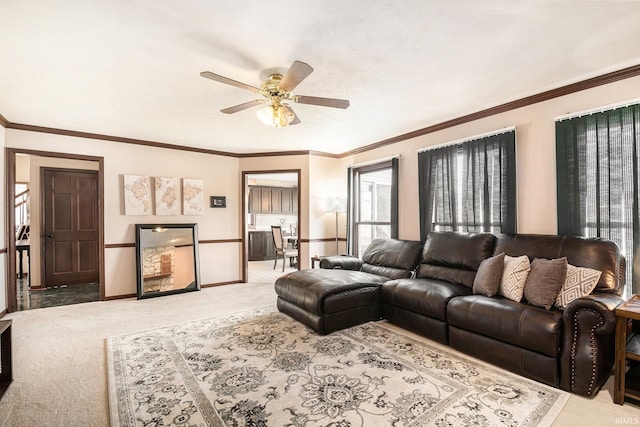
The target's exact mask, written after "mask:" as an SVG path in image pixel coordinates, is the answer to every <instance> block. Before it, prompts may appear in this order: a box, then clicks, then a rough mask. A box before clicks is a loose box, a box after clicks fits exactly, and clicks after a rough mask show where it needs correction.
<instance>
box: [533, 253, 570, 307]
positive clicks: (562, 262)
mask: <svg viewBox="0 0 640 427" xmlns="http://www.w3.org/2000/svg"><path fill="white" fill-rule="evenodd" d="M565 280H567V258H564V257H563V258H556V259H544V258H536V259H534V260H533V262H532V263H531V271H530V272H529V277H527V283H525V285H524V297H525V299H526V300H527V301H528V302H529V304H531V305H535V306H536V307H544V309H545V310H549V309H550V308H551V306H553V303H554V302H555V301H556V298H557V297H558V294H559V293H560V289H561V288H562V285H564V282H565Z"/></svg>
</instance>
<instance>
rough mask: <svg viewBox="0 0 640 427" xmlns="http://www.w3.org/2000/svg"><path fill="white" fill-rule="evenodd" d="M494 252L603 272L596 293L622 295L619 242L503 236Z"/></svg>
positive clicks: (578, 238) (556, 237)
mask: <svg viewBox="0 0 640 427" xmlns="http://www.w3.org/2000/svg"><path fill="white" fill-rule="evenodd" d="M497 237H498V241H497V243H496V246H495V249H494V253H496V254H498V253H500V252H504V253H505V254H506V255H509V256H520V255H527V256H528V257H529V260H533V259H534V258H546V259H555V258H562V257H566V258H567V263H569V264H571V265H574V266H576V267H587V268H592V269H594V270H598V271H601V272H602V275H601V276H600V279H599V280H598V284H597V285H596V287H595V289H594V292H612V293H616V294H619V293H620V292H621V290H622V285H623V284H624V258H623V257H622V256H621V255H620V250H619V249H618V246H616V244H615V243H613V242H611V241H609V240H605V239H600V238H584V237H574V236H555V235H542V234H500V235H498V236H497Z"/></svg>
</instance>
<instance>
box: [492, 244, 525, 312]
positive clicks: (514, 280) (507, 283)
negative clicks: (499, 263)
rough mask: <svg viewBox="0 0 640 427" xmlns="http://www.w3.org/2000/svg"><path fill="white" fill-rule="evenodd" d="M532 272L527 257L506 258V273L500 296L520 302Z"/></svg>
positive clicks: (503, 276) (501, 283) (504, 272)
mask: <svg viewBox="0 0 640 427" xmlns="http://www.w3.org/2000/svg"><path fill="white" fill-rule="evenodd" d="M529 271H531V265H530V264H529V258H528V257H527V256H526V255H522V256H519V257H510V256H509V255H506V256H505V257H504V271H503V272H502V281H501V282H500V289H499V291H498V294H500V295H502V296H503V297H505V298H509V299H510V300H513V301H517V302H520V300H521V299H522V294H523V292H524V284H525V283H526V281H527V276H528V275H529Z"/></svg>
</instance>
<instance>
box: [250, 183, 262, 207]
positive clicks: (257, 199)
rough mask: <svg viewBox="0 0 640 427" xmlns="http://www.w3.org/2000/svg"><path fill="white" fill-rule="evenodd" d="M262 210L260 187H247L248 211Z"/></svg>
mask: <svg viewBox="0 0 640 427" xmlns="http://www.w3.org/2000/svg"><path fill="white" fill-rule="evenodd" d="M260 212H262V192H261V191H260V187H249V213H260Z"/></svg>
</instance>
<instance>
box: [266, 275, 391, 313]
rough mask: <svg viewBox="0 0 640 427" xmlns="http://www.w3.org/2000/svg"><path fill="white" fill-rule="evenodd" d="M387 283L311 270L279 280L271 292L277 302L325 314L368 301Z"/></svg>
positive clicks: (377, 278)
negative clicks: (350, 304) (279, 300)
mask: <svg viewBox="0 0 640 427" xmlns="http://www.w3.org/2000/svg"><path fill="white" fill-rule="evenodd" d="M387 280H389V279H388V278H386V277H383V276H378V275H375V274H370V273H365V272H362V271H350V270H324V269H315V270H314V269H311V270H300V271H294V272H292V273H288V274H285V275H284V276H281V277H279V278H278V279H277V280H276V283H275V290H276V294H277V295H278V296H279V297H280V298H282V299H284V300H286V301H289V302H290V303H292V304H294V305H296V306H298V307H300V308H303V309H305V310H306V311H309V312H311V313H314V314H328V313H335V312H338V311H341V310H344V309H345V303H347V302H349V301H350V302H351V303H352V304H353V303H356V304H357V301H358V300H360V299H364V300H366V301H370V300H371V295H372V294H376V295H377V292H378V288H379V287H380V285H382V284H383V283H384V282H386V281H387ZM372 288H373V289H372ZM327 301H329V303H327Z"/></svg>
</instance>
